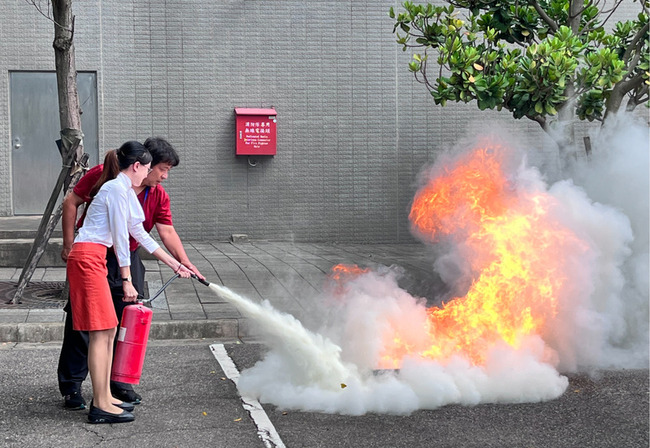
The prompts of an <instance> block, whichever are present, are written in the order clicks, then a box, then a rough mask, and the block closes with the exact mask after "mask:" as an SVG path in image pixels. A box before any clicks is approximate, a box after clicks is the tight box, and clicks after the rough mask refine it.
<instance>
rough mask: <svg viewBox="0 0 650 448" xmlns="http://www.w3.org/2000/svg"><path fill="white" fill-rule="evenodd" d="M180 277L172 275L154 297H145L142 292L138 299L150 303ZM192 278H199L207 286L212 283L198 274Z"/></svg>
mask: <svg viewBox="0 0 650 448" xmlns="http://www.w3.org/2000/svg"><path fill="white" fill-rule="evenodd" d="M178 277H179V275H178V274H175V275H174V276H172V278H170V279H169V280H167V283H165V284H164V285H163V287H162V288H160V290H159V291H158V292H157V293H155V294H154V295H153V296H152V297H150V298H148V299H145V298H144V297H143V296H141V295H140V294H138V301H139V302H141V303H144V304H148V303H151V302H153V300H154V299H155V298H156V297H158V296H159V295H160V294H162V293H163V291H164V290H165V288H167V287H168V286H169V285H170V284H171V282H173V281H174V280H176V279H177V278H178ZM192 278H193V279H195V280H198V281H199V283H203V284H204V285H205V286H210V283H209V282H207V281H205V280H201V279H200V278H199V277H198V276H197V275H196V274H192Z"/></svg>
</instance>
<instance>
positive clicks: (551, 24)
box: [528, 0, 559, 33]
mask: <svg viewBox="0 0 650 448" xmlns="http://www.w3.org/2000/svg"><path fill="white" fill-rule="evenodd" d="M528 3H529V4H530V5H531V6H532V7H533V8H535V11H537V14H539V16H540V17H541V18H542V20H543V21H544V22H546V24H547V25H548V27H549V28H550V29H551V31H553V33H555V32H557V30H558V29H559V26H558V25H557V23H555V22H554V21H553V19H551V18H550V17H549V16H548V14H546V11H544V10H543V9H542V7H541V6H539V3H538V2H537V0H528Z"/></svg>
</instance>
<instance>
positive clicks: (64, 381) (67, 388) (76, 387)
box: [57, 249, 145, 395]
mask: <svg viewBox="0 0 650 448" xmlns="http://www.w3.org/2000/svg"><path fill="white" fill-rule="evenodd" d="M106 267H107V268H108V275H107V276H106V278H107V279H108V284H109V286H110V287H111V295H112V296H113V305H114V306H115V314H117V320H118V321H119V322H122V311H124V307H126V306H127V305H131V304H132V303H131V302H124V301H123V300H122V298H123V297H124V292H123V290H122V275H121V274H120V268H119V265H118V263H117V258H116V257H115V253H114V252H113V250H111V249H109V250H108V251H107V254H106ZM144 274H145V269H144V265H143V264H142V260H140V256H139V255H138V251H137V250H136V251H133V252H131V277H132V278H133V286H134V287H135V289H136V290H137V291H138V293H139V294H140V295H144ZM64 310H65V312H66V317H65V326H64V330H63V345H62V346H61V354H60V355H59V366H58V368H57V374H58V377H59V391H60V392H61V395H70V394H72V393H74V392H81V383H82V382H83V381H84V380H85V379H86V377H87V376H88V332H87V331H75V330H73V329H72V328H73V327H72V322H73V318H74V316H72V312H71V310H70V302H68V303H66V305H65V308H64ZM116 342H117V338H116ZM111 385H115V386H117V387H119V388H121V389H133V386H131V385H130V384H126V383H115V382H113V381H111Z"/></svg>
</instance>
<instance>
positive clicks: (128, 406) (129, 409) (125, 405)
mask: <svg viewBox="0 0 650 448" xmlns="http://www.w3.org/2000/svg"><path fill="white" fill-rule="evenodd" d="M113 398H115V397H113ZM113 406H117V407H118V408H120V409H124V410H125V411H126V412H133V410H134V409H135V406H133V403H126V402H124V401H123V402H122V403H120V404H117V403H113ZM90 407H91V408H93V407H95V405H94V399H93V400H90Z"/></svg>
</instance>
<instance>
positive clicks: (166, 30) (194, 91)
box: [0, 0, 636, 242]
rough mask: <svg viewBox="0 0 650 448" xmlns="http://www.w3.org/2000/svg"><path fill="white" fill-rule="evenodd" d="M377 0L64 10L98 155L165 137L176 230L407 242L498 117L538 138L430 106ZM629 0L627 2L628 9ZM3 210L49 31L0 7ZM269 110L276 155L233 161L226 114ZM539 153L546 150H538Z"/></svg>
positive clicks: (23, 8)
mask: <svg viewBox="0 0 650 448" xmlns="http://www.w3.org/2000/svg"><path fill="white" fill-rule="evenodd" d="M399 4H400V2H393V1H385V0H384V1H382V0H340V1H318V0H309V1H306V0H305V1H251V0H245V1H244V0H220V1H212V0H167V1H165V2H159V1H156V0H137V1H134V0H132V1H129V0H124V1H101V0H100V1H90V0H73V11H74V14H75V15H76V31H75V37H74V39H75V45H76V60H77V69H78V70H91V71H96V72H97V74H98V98H99V120H100V123H99V146H100V154H103V151H105V150H107V149H111V148H114V147H117V146H119V145H120V144H121V143H122V142H124V141H126V140H131V139H137V140H140V141H144V139H146V138H147V137H149V136H152V135H160V136H163V137H165V138H167V139H168V140H170V141H171V142H172V143H173V144H174V146H175V147H176V148H177V149H178V150H179V153H180V154H181V165H180V166H179V167H177V168H175V169H174V170H172V174H171V176H170V179H169V180H168V181H167V183H166V184H165V187H166V189H167V190H168V191H169V193H170V195H171V197H172V207H173V208H172V211H173V213H174V220H175V224H176V227H177V228H178V230H179V233H180V234H181V236H182V237H183V238H184V239H190V240H215V239H218V240H224V239H227V238H228V237H229V236H230V235H231V234H233V233H246V234H248V235H249V236H250V237H251V238H258V239H272V240H285V241H286V240H295V241H341V242H407V241H411V240H412V237H411V236H410V233H409V226H408V220H407V214H408V208H409V203H410V200H411V198H412V196H413V193H414V191H415V188H416V179H417V175H418V173H419V172H420V171H421V170H422V168H423V167H425V166H426V165H427V164H428V163H430V162H432V161H433V160H435V157H436V155H437V154H438V153H439V151H442V150H445V149H447V148H450V147H453V146H454V144H455V143H456V142H457V141H458V139H459V138H462V137H464V136H465V135H467V134H468V133H472V132H474V131H475V129H476V127H477V124H478V125H480V124H485V123H490V122H491V121H492V120H497V121H498V122H500V123H502V124H503V126H504V130H505V132H506V133H510V132H512V133H518V134H521V135H524V136H525V137H524V146H529V147H531V148H533V149H534V151H537V154H538V153H539V151H553V149H552V148H551V149H548V147H547V149H546V150H545V149H544V145H541V144H540V141H541V140H542V133H541V131H540V130H539V128H538V126H537V125H536V124H534V123H531V122H529V121H526V120H518V121H516V120H513V119H512V118H511V117H510V116H509V115H508V114H506V113H503V114H499V113H496V112H495V113H491V112H490V113H479V112H478V111H477V109H476V107H475V106H474V105H470V106H463V105H456V104H451V105H449V106H448V107H446V108H440V107H437V106H435V105H434V103H433V100H432V99H431V98H430V97H429V95H428V93H427V91H426V88H425V87H424V86H422V85H420V84H417V83H416V82H414V80H413V77H412V75H411V74H410V73H409V72H408V70H407V63H408V61H409V60H410V55H409V53H408V52H406V53H404V52H402V49H401V48H400V47H399V46H398V45H397V44H395V42H394V39H395V38H394V35H393V34H392V21H391V19H390V18H389V17H388V14H387V12H388V9H389V7H390V6H395V7H397V6H399ZM633 6H636V4H632V2H630V5H629V9H630V10H632V9H633V8H632V7H633ZM2 8H3V16H4V19H3V21H2V23H1V24H0V27H1V28H0V70H1V71H2V76H0V142H2V146H1V147H0V215H4V216H8V215H11V214H12V213H13V212H12V205H11V180H10V179H11V177H10V176H11V172H10V167H11V161H10V155H11V151H10V149H11V141H10V139H11V136H10V124H9V117H8V88H9V87H8V74H7V73H8V71H9V70H53V69H54V56H53V50H52V46H51V43H52V37H53V25H52V23H51V22H49V21H48V20H47V19H45V18H44V17H43V16H41V15H40V14H38V12H37V11H36V10H35V9H34V7H32V6H30V5H29V4H27V3H26V2H25V1H22V0H3V1H2ZM267 106H273V107H275V108H276V110H277V112H278V154H277V155H276V156H275V157H273V158H269V159H264V160H262V161H261V162H260V163H259V164H258V165H257V166H255V167H252V166H250V165H249V163H248V160H247V159H246V158H237V157H235V156H234V133H235V131H234V129H235V120H234V113H233V109H234V107H267ZM540 146H541V147H540Z"/></svg>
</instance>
